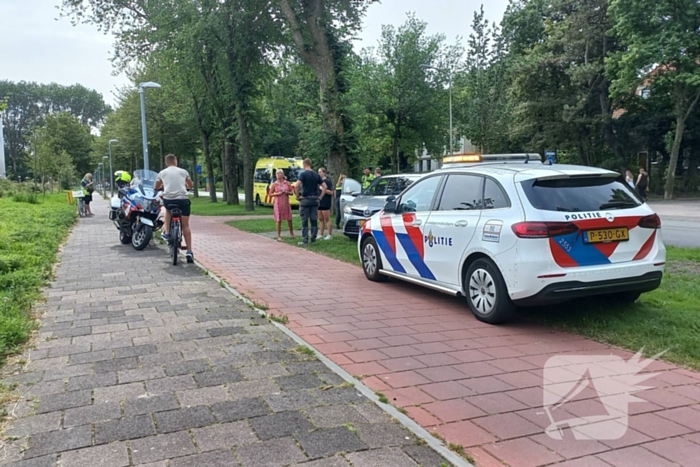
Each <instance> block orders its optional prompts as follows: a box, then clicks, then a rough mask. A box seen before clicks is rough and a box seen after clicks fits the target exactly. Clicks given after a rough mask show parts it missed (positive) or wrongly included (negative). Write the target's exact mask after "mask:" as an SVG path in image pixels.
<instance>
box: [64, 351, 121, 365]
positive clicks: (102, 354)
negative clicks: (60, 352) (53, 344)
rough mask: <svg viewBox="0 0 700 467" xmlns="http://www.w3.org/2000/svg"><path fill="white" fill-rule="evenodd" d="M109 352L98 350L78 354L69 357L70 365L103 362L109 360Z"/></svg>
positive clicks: (110, 354)
mask: <svg viewBox="0 0 700 467" xmlns="http://www.w3.org/2000/svg"><path fill="white" fill-rule="evenodd" d="M111 359H112V351H111V350H98V351H96V352H87V353H79V354H76V355H72V356H71V357H70V364H71V365H80V364H83V363H93V362H100V361H103V360H111Z"/></svg>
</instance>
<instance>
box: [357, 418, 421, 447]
mask: <svg viewBox="0 0 700 467" xmlns="http://www.w3.org/2000/svg"><path fill="white" fill-rule="evenodd" d="M355 429H356V430H357V435H358V436H359V437H360V439H361V440H362V441H363V442H364V443H365V444H367V446H369V447H370V448H381V447H388V446H406V445H409V444H413V443H415V442H416V438H415V437H414V436H413V435H411V434H410V433H409V431H408V430H406V429H404V428H403V427H402V426H401V425H399V424H397V423H375V424H367V423H365V424H359V423H358V424H357V425H355Z"/></svg>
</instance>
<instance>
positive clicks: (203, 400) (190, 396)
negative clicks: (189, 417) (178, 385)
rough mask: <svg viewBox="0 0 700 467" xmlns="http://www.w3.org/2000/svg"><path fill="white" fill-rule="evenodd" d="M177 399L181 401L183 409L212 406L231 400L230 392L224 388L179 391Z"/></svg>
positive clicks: (214, 387)
mask: <svg viewBox="0 0 700 467" xmlns="http://www.w3.org/2000/svg"><path fill="white" fill-rule="evenodd" d="M177 398H178V399H180V405H182V406H183V407H190V406H196V405H212V404H216V403H217V402H223V401H227V400H230V397H229V394H228V391H227V390H226V388H224V387H223V386H213V387H206V388H201V389H188V390H186V391H178V392H177Z"/></svg>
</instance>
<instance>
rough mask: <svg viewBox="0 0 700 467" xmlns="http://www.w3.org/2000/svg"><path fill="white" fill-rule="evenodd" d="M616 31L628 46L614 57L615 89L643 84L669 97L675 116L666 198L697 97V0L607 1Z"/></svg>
mask: <svg viewBox="0 0 700 467" xmlns="http://www.w3.org/2000/svg"><path fill="white" fill-rule="evenodd" d="M610 10H611V13H612V17H613V18H614V20H615V31H616V33H617V34H618V37H619V39H620V41H621V42H622V43H623V44H624V45H625V46H626V47H625V49H624V50H623V51H620V52H619V53H617V54H615V55H613V56H612V57H611V60H610V64H609V69H610V73H611V75H613V76H614V77H615V83H614V87H613V90H614V92H615V93H617V94H618V95H620V94H622V95H624V94H629V93H631V92H634V90H636V88H637V86H639V85H644V86H645V87H647V88H649V89H650V90H651V93H663V94H666V95H667V96H670V99H671V101H672V105H673V109H672V113H673V116H674V118H675V128H674V137H673V144H672V147H671V154H670V160H669V167H668V176H667V179H666V185H665V187H664V197H665V198H666V199H670V198H673V191H674V180H675V176H676V169H677V164H678V155H679V153H680V148H681V144H682V142H683V134H684V131H685V128H686V123H687V120H688V118H689V117H690V116H691V114H692V112H693V111H694V110H695V109H696V106H697V103H698V99H700V66H699V64H698V60H700V34H698V18H699V17H700V3H698V2H697V1H695V0H653V1H652V0H611V7H610Z"/></svg>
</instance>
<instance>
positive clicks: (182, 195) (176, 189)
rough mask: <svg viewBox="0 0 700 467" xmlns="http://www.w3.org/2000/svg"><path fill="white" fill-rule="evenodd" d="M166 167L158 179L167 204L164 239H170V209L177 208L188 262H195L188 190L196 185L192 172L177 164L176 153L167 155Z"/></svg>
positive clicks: (157, 187)
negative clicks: (180, 216) (180, 215)
mask: <svg viewBox="0 0 700 467" xmlns="http://www.w3.org/2000/svg"><path fill="white" fill-rule="evenodd" d="M165 165H166V168H165V169H163V170H161V172H160V173H159V174H158V178H157V179H156V186H155V189H156V191H158V190H160V189H161V188H162V189H163V206H165V224H163V234H162V235H161V237H162V238H163V240H165V241H168V240H170V209H171V208H177V209H179V210H180V212H181V213H182V235H183V236H184V237H185V243H186V244H187V256H186V257H187V262H188V263H193V262H194V254H193V253H192V231H191V230H190V198H189V196H188V195H187V190H188V189H190V188H192V187H193V186H194V183H192V179H191V178H190V174H189V173H188V172H187V171H186V170H185V169H181V168H180V167H178V166H177V157H175V155H174V154H168V155H167V156H165Z"/></svg>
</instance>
